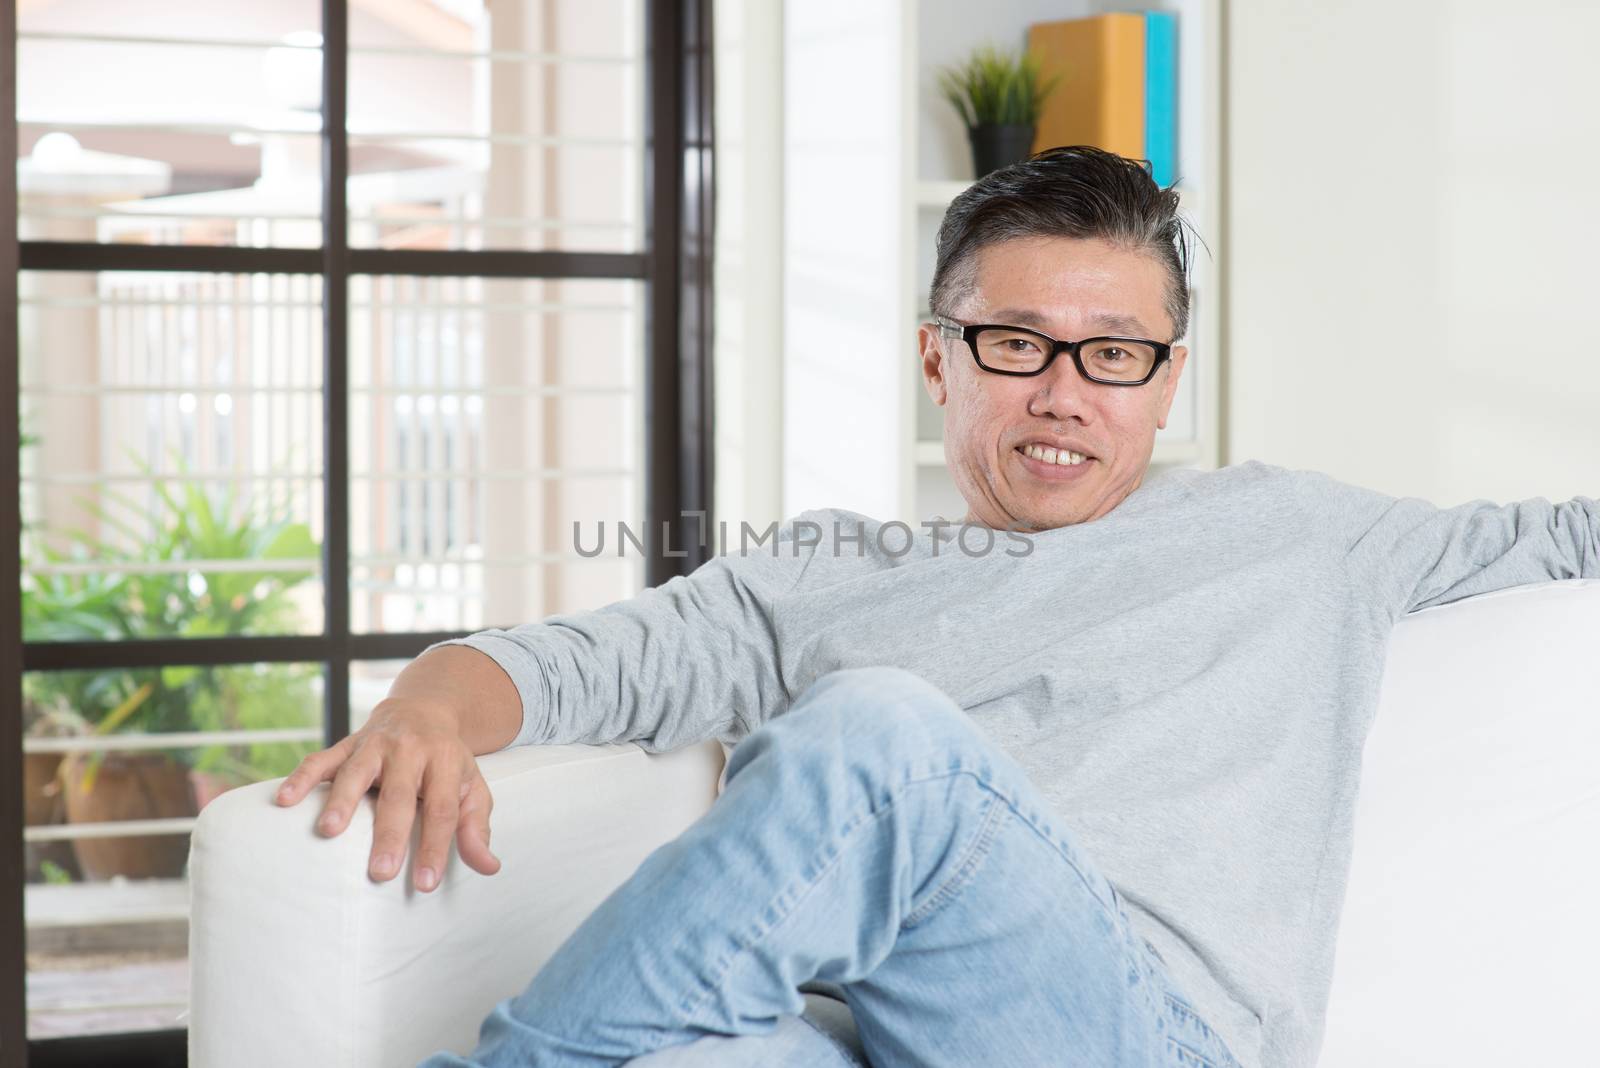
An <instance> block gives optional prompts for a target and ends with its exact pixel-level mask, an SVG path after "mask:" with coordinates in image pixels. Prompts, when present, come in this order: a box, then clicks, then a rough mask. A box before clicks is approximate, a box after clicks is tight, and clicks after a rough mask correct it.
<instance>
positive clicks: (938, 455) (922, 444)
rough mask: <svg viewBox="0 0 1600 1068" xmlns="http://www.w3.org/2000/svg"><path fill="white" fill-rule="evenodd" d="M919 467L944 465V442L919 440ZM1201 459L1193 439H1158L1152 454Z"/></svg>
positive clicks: (1164, 459)
mask: <svg viewBox="0 0 1600 1068" xmlns="http://www.w3.org/2000/svg"><path fill="white" fill-rule="evenodd" d="M915 455H916V462H917V466H918V467H943V466H944V442H942V441H919V442H917V444H916V452H915ZM1199 459H1200V446H1199V445H1198V444H1197V443H1195V442H1193V441H1157V442H1156V448H1155V452H1154V453H1152V454H1151V456H1150V462H1151V463H1152V464H1192V463H1194V462H1195V461H1196V460H1199Z"/></svg>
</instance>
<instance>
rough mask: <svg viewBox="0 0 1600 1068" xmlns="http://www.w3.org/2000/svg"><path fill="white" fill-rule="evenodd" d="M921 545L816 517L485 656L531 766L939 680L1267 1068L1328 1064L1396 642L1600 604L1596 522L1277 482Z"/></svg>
mask: <svg viewBox="0 0 1600 1068" xmlns="http://www.w3.org/2000/svg"><path fill="white" fill-rule="evenodd" d="M808 522H809V523H813V524H816V527H817V528H820V531H821V537H820V538H817V537H814V536H812V535H813V533H814V530H813V529H811V528H805V529H802V528H803V524H804V523H808ZM836 523H837V524H838V528H837V529H838V530H839V531H840V534H841V537H840V539H839V540H837V541H836V540H835V537H834V531H835V529H836V528H835V524H836ZM905 530H906V528H904V527H903V526H901V527H896V528H890V527H886V526H885V525H884V524H880V523H878V522H877V521H875V520H871V519H868V518H866V517H864V516H860V515H857V514H856V513H852V512H844V511H835V510H823V511H817V512H808V513H803V514H802V515H800V516H798V517H796V518H795V519H793V520H791V521H790V522H789V523H787V524H785V529H784V533H783V535H782V538H781V540H780V541H779V542H777V543H774V542H772V541H768V542H767V543H766V544H764V545H762V546H760V547H753V546H752V547H750V548H749V549H747V550H746V551H745V552H743V553H742V554H737V553H735V552H733V551H730V552H729V553H727V554H726V555H721V556H717V557H714V558H713V559H712V560H710V561H709V562H708V563H706V564H705V565H704V566H702V567H701V568H699V569H698V570H696V571H695V572H694V573H693V574H692V575H689V576H687V577H685V578H675V579H673V580H671V581H670V582H667V583H664V584H662V585H661V586H659V587H656V588H654V589H651V590H647V591H645V592H644V593H641V594H640V595H638V596H637V597H634V598H631V599H629V600H625V601H621V602H618V603H616V604H612V605H609V606H607V607H605V608H601V609H598V610H596V611H591V612H579V613H572V614H567V615H559V616H551V617H548V618H546V619H545V620H543V621H541V622H538V623H533V624H528V625H525V626H521V627H517V628H515V629H512V630H504V631H486V632H483V633H481V634H478V635H474V636H472V637H471V638H468V639H465V642H466V643H467V644H469V645H471V646H472V647H474V648H477V649H479V650H481V651H483V652H484V653H487V654H488V655H489V656H491V657H493V658H494V659H495V660H496V661H497V662H498V663H499V664H500V665H501V666H502V667H503V668H504V669H505V670H506V672H507V673H508V674H509V675H510V676H511V678H512V680H513V681H514V682H515V683H516V686H517V689H518V691H519V692H520V694H521V696H522V704H523V713H524V722H523V727H522V731H521V733H520V734H519V735H518V736H517V739H516V741H515V742H514V743H513V744H529V743H533V744H566V743H584V744H602V743H610V742H618V741H634V742H637V743H639V744H640V745H641V746H642V747H643V748H645V749H646V750H648V751H652V752H655V751H665V750H671V749H676V748H679V747H681V746H685V745H689V744H691V743H693V742H695V741H698V740H701V739H706V738H718V739H721V740H723V741H725V742H728V743H736V742H737V741H738V740H739V739H741V738H743V737H744V736H745V735H747V734H748V733H750V732H751V731H753V730H754V729H756V728H757V727H759V726H760V725H761V724H762V723H764V722H766V721H767V720H769V719H771V718H772V717H774V716H779V715H782V714H783V713H784V712H785V711H786V710H787V709H788V707H789V706H790V704H791V702H793V701H794V700H795V699H796V698H797V697H798V696H799V695H800V694H801V693H802V692H803V691H804V690H805V689H806V687H807V686H809V685H810V684H811V683H812V682H813V681H815V680H816V679H817V678H819V677H821V676H822V675H824V674H826V673H827V672H830V671H834V670H836V669H840V668H847V667H863V666H869V665H880V664H881V665H894V666H897V667H902V668H906V669H908V670H910V671H913V672H916V673H917V674H919V675H921V676H922V677H924V678H926V679H927V680H928V681H930V682H932V683H934V684H935V685H937V686H939V687H940V688H941V689H943V690H944V691H945V692H946V693H948V694H949V695H950V696H951V697H952V698H954V699H955V701H956V702H957V703H958V704H959V705H960V706H961V707H962V708H963V709H965V710H966V711H967V713H968V714H969V715H970V716H971V717H972V719H973V720H974V721H975V722H976V723H977V724H978V725H979V726H980V727H981V728H982V729H983V730H984V731H985V732H986V733H987V734H988V735H989V737H991V738H992V739H994V741H995V742H996V743H998V744H999V745H1000V746H1001V747H1002V748H1003V749H1004V750H1005V751H1006V752H1008V753H1009V754H1010V755H1011V756H1012V757H1013V758H1014V759H1015V760H1016V761H1017V762H1018V763H1019V764H1021V766H1022V767H1023V768H1024V769H1025V770H1026V771H1027V773H1028V774H1029V776H1030V778H1031V779H1032V781H1033V782H1034V783H1035V784H1036V785H1037V786H1038V788H1039V789H1040V790H1041V791H1042V793H1043V795H1044V796H1045V797H1046V799H1047V800H1048V801H1049V802H1050V804H1051V805H1052V806H1053V808H1054V811H1055V813H1056V814H1057V815H1058V816H1059V818H1060V823H1061V825H1062V826H1063V827H1064V828H1066V830H1067V832H1068V833H1070V834H1073V835H1075V836H1076V839H1077V841H1078V842H1079V844H1080V845H1081V846H1082V847H1083V849H1084V850H1085V852H1086V853H1087V855H1088V856H1089V857H1090V858H1092V859H1093V860H1094V861H1095V862H1096V863H1097V864H1098V865H1099V867H1100V869H1101V871H1102V872H1103V873H1104V874H1105V875H1106V876H1107V878H1108V879H1110V881H1111V883H1112V884H1113V885H1114V886H1115V887H1116V888H1117V890H1118V892H1119V893H1120V894H1121V896H1122V898H1123V901H1124V903H1125V905H1126V907H1127V909H1128V912H1129V915H1130V917H1131V918H1132V920H1133V923H1134V925H1135V928H1136V929H1137V930H1138V931H1139V933H1140V934H1142V935H1143V936H1144V937H1145V938H1147V939H1149V941H1150V942H1151V943H1152V944H1153V945H1154V946H1155V947H1156V949H1157V951H1158V952H1159V953H1160V954H1161V956H1162V958H1163V959H1164V960H1165V961H1166V962H1167V965H1168V967H1169V969H1170V970H1171V971H1172V973H1173V975H1174V977H1175V978H1176V980H1177V981H1178V982H1179V984H1180V985H1181V986H1182V987H1183V988H1184V989H1185V990H1187V991H1188V992H1189V994H1190V996H1191V997H1192V998H1193V999H1194V1001H1195V1003H1196V1008H1197V1009H1199V1010H1200V1012H1201V1013H1202V1014H1203V1015H1204V1016H1205V1018H1206V1019H1207V1020H1208V1021H1209V1022H1210V1023H1211V1024H1212V1026H1213V1027H1214V1028H1215V1029H1216V1031H1217V1032H1218V1033H1219V1034H1220V1035H1221V1036H1222V1037H1223V1039H1224V1040H1225V1041H1226V1042H1227V1043H1228V1045H1229V1047H1230V1048H1231V1049H1232V1050H1233V1052H1234V1053H1235V1055H1236V1056H1237V1057H1238V1058H1239V1059H1240V1061H1241V1062H1242V1063H1243V1064H1245V1065H1246V1066H1247V1068H1257V1066H1259V1068H1280V1066H1282V1068H1287V1066H1295V1068H1298V1066H1302V1065H1310V1064H1312V1063H1313V1062H1314V1060H1315V1054H1316V1050H1317V1048H1318V1046H1319V1044H1320V1041H1321V1036H1322V1026H1323V1014H1324V1010H1325V1005H1326V1002H1327V996H1328V991H1329V986H1330V982H1331V976H1332V968H1333V950H1334V941H1335V934H1336V929H1337V921H1338V914H1339V909H1340V906H1341V903H1342V901H1343V899H1344V892H1345V881H1346V874H1347V871H1348V867H1349V857H1350V849H1351V822H1352V815H1353V810H1354V805H1355V799H1356V790H1357V782H1358V778H1359V773H1360V768H1361V750H1362V745H1363V743H1364V741H1365V739H1366V735H1367V729H1368V726H1369V723H1370V721H1371V718H1372V715H1373V712H1374V709H1375V706H1376V703H1377V697H1378V688H1379V682H1380V678H1381V674H1382V670H1383V663H1384V655H1385V652H1386V649H1387V645H1388V639H1389V635H1390V630H1391V628H1392V626H1393V624H1394V623H1395V621H1396V620H1397V619H1399V618H1400V617H1401V616H1402V615H1403V614H1405V613H1406V612H1409V611H1411V610H1413V609H1417V608H1423V607H1427V606H1430V605H1436V604H1444V603H1447V602H1450V601H1454V600H1458V599H1460V598H1463V597H1468V596H1471V595H1473V594H1478V593H1485V592H1488V591H1491V590H1497V589H1502V588H1505V587H1509V586H1516V585H1522V584H1526V583H1532V582H1541V581H1546V580H1549V579H1560V578H1578V577H1595V576H1600V506H1597V505H1596V503H1595V501H1594V500H1591V499H1589V498H1582V497H1580V498H1575V499H1574V500H1572V501H1569V502H1567V503H1565V504H1551V503H1550V502H1548V501H1545V500H1531V501H1524V502H1521V503H1518V504H1510V505H1505V506H1503V507H1501V506H1495V505H1492V504H1489V503H1487V502H1481V501H1480V502H1474V503H1472V504H1467V505H1463V506H1461V507H1458V508H1452V509H1439V508H1435V507H1434V506H1432V505H1430V504H1428V503H1426V502H1424V501H1420V500H1416V499H1397V498H1393V497H1388V496H1385V495H1382V494H1379V493H1374V492H1371V491H1368V490H1363V489H1357V488H1355V487H1351V486H1347V485H1344V484H1341V483H1339V482H1336V481H1334V480H1332V479H1330V478H1328V477H1326V476H1323V475H1318V474H1312V473H1309V472H1296V471H1288V470H1284V469H1281V468H1276V467H1271V466H1267V465H1264V464H1259V463H1247V464H1242V465H1239V466H1235V467H1229V468H1225V469H1223V470H1220V471H1215V472H1196V471H1175V472H1168V473H1165V474H1162V475H1159V476H1156V477H1154V478H1152V479H1150V480H1149V481H1147V482H1146V483H1145V484H1144V485H1143V486H1141V487H1140V488H1139V489H1138V490H1136V491H1135V492H1134V493H1133V494H1132V495H1131V496H1129V497H1128V498H1127V500H1125V501H1124V502H1123V503H1122V504H1121V505H1119V506H1118V507H1117V508H1116V509H1114V510H1113V511H1112V512H1111V513H1110V514H1109V515H1106V516H1105V517H1103V518H1101V519H1098V520H1095V521H1093V522H1090V523H1084V524H1079V525H1075V526H1069V527H1061V528H1058V529H1055V530H1050V531H1044V532H1041V533H1037V534H1033V535H1030V536H1029V539H1028V540H1029V543H1030V544H1031V551H1028V552H1026V554H1025V555H1023V552H1024V549H1025V546H1024V545H1023V543H1021V542H1020V541H1018V540H1016V539H1015V538H1013V537H1012V536H1011V535H1008V534H1005V533H1003V532H1002V533H999V534H998V535H997V537H996V541H995V545H994V548H993V549H992V551H990V552H988V553H986V554H982V555H976V554H977V553H978V552H979V550H981V549H982V548H983V543H984V539H983V538H981V537H978V536H975V535H974V533H972V532H969V533H968V535H967V536H966V541H965V543H964V544H965V545H966V546H967V548H968V550H969V551H970V553H972V554H973V555H969V552H968V551H963V549H962V548H961V544H960V543H958V542H957V541H956V539H955V535H956V534H957V533H958V530H957V529H946V530H943V531H941V532H939V533H937V534H935V533H933V532H930V531H928V530H926V529H923V530H921V531H918V532H917V536H916V537H915V539H914V540H913V542H912V544H911V545H910V547H909V549H907V550H903V549H902V547H903V546H905V544H906V541H907V538H906V536H905V533H904V532H905ZM858 531H859V532H860V533H862V534H864V537H862V538H860V540H859V541H853V540H849V539H851V538H853V537H854V536H855V535H856V534H857V533H858ZM879 535H882V538H881V542H880V537H879ZM775 545H776V554H774V547H775ZM733 548H735V549H736V548H737V546H734V547H733ZM1068 966H1070V965H1069V964H1068V963H1067V962H1063V967H1068Z"/></svg>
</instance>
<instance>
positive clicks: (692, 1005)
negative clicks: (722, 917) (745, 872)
mask: <svg viewBox="0 0 1600 1068" xmlns="http://www.w3.org/2000/svg"><path fill="white" fill-rule="evenodd" d="M957 775H968V776H971V777H972V779H973V781H975V782H976V783H977V784H978V785H979V786H981V787H983V788H984V789H985V790H989V792H990V793H995V791H993V790H992V789H990V787H989V786H988V784H987V783H985V782H984V781H983V780H982V779H981V778H980V777H979V776H978V775H977V774H976V773H974V772H973V771H971V770H970V769H968V768H953V769H951V770H950V771H944V772H939V773H938V774H934V775H926V776H923V777H922V778H917V779H907V780H906V781H905V782H902V783H900V784H899V786H898V787H896V788H895V789H894V790H893V791H891V792H890V794H889V797H888V800H887V801H886V802H885V803H884V804H882V805H881V806H878V807H869V808H868V809H867V810H866V811H865V812H863V813H861V814H859V815H858V816H857V817H856V818H855V819H852V820H850V821H849V822H847V823H846V824H845V825H844V827H843V828H842V829H841V830H840V832H839V837H838V841H837V843H836V848H835V849H834V851H833V856H831V857H829V858H828V859H827V862H826V863H825V864H824V865H823V866H822V867H821V868H819V869H818V870H817V872H816V874H815V875H813V876H812V877H811V878H810V879H809V880H808V881H807V882H806V884H805V886H804V887H803V888H802V889H801V891H800V893H799V894H797V895H795V897H794V899H793V900H792V901H791V902H789V904H788V906H787V907H786V908H785V909H784V911H783V912H782V913H781V914H780V915H779V916H778V917H777V918H776V919H775V920H773V921H772V923H770V924H768V925H766V926H765V927H761V928H758V929H757V931H756V932H755V933H754V934H753V935H751V936H750V937H749V938H748V939H741V941H740V942H739V944H738V945H736V946H735V947H734V948H733V951H732V952H731V953H729V954H728V955H727V956H726V957H724V958H723V959H722V960H720V961H718V962H717V964H716V965H715V966H714V967H713V969H712V973H711V975H712V977H711V979H710V980H709V981H708V982H707V983H705V985H704V986H703V987H702V989H701V990H700V992H699V993H698V994H697V995H696V996H695V998H694V1000H693V1001H688V1002H684V1003H682V1004H681V1007H680V1009H679V1012H681V1013H682V1014H683V1015H684V1016H685V1017H687V1018H688V1019H691V1020H692V1019H693V1018H694V1014H695V1013H696V1012H697V1011H698V1010H699V1008H700V1006H701V1005H702V1004H704V1003H705V1002H706V1000H707V999H708V998H710V997H711V995H712V994H713V993H714V992H715V990H716V988H717V984H718V983H720V982H721V981H722V979H723V977H724V976H726V975H727V973H728V971H729V969H730V968H732V967H733V963H734V961H735V960H737V959H738V958H739V956H740V954H743V953H748V952H749V951H750V950H751V949H753V948H755V946H756V945H758V944H759V943H760V942H761V941H762V940H763V939H765V938H766V937H767V936H768V935H770V934H771V933H772V932H773V931H775V930H777V929H778V928H779V927H781V926H783V925H784V923H786V922H787V921H788V919H789V917H791V916H792V915H794V912H795V910H796V909H798V908H799V907H800V906H801V905H802V904H803V903H804V902H805V900H806V898H808V897H810V896H811V893H812V891H813V890H815V889H816V887H817V884H819V883H820V882H822V880H823V879H824V878H825V877H826V876H827V875H828V873H829V872H831V871H832V870H833V868H834V866H835V865H837V864H838V863H839V859H840V858H841V857H842V856H844V851H845V847H846V846H848V845H849V844H850V839H851V838H852V837H853V836H854V835H855V833H856V831H857V830H858V829H860V828H861V827H862V826H863V825H864V824H866V823H868V822H870V821H876V820H878V819H881V818H882V817H884V816H885V815H887V814H888V813H889V812H890V811H891V810H892V809H893V808H894V806H895V803H896V802H898V801H899V799H900V796H901V795H902V794H904V793H905V791H906V789H907V788H908V787H911V786H917V785H920V784H921V783H925V782H937V781H939V780H941V779H949V778H953V777H955V776H957ZM995 796H997V797H998V796H1001V795H999V794H995ZM782 897H783V893H782V892H780V893H779V899H781V898H782ZM769 908H770V905H769Z"/></svg>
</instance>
